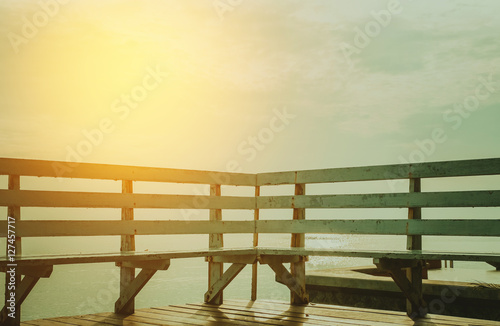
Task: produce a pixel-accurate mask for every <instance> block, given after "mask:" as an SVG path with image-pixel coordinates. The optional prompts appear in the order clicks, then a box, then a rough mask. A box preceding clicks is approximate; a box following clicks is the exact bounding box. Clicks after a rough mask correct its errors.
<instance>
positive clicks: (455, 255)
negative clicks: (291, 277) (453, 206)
mask: <svg viewBox="0 0 500 326" xmlns="http://www.w3.org/2000/svg"><path fill="white" fill-rule="evenodd" d="M258 253H259V254H260V255H297V256H324V257H327V256H332V257H360V258H387V259H418V260H431V259H435V260H457V261H485V262H486V261H495V262H500V254H499V253H471V252H439V251H432V250H368V249H324V248H306V249H302V248H262V247H261V248H259V249H258Z"/></svg>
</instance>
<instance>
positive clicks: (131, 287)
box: [115, 269, 157, 315]
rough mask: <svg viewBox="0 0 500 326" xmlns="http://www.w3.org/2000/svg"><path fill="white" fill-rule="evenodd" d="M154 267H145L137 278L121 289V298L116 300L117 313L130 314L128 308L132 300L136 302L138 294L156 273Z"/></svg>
mask: <svg viewBox="0 0 500 326" xmlns="http://www.w3.org/2000/svg"><path fill="white" fill-rule="evenodd" d="M156 272H157V271H156V270H154V269H143V270H141V272H140V273H139V275H137V277H136V278H134V279H133V280H132V282H130V283H129V284H128V286H127V287H125V288H124V289H122V290H121V293H120V298H119V299H118V300H117V301H116V302H115V313H117V314H124V315H129V314H130V311H129V310H128V309H127V308H128V307H129V304H130V303H131V302H134V299H135V297H136V295H137V294H138V293H139V292H140V291H141V290H142V288H143V287H144V286H145V285H146V283H147V282H148V281H149V280H150V279H151V278H152V277H153V275H155V273H156Z"/></svg>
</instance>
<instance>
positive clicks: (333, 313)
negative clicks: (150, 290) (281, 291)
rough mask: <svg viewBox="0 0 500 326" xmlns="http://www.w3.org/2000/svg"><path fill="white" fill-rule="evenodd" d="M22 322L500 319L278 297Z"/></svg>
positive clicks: (450, 325)
mask: <svg viewBox="0 0 500 326" xmlns="http://www.w3.org/2000/svg"><path fill="white" fill-rule="evenodd" d="M21 325H40V326H42V325H56V326H57V325H130V326H135V325H145V326H146V325H214V326H215V325H222V326H224V325H238V326H239V325H248V326H255V325H289V326H294V325H328V326H332V325H351V326H353V325H369V326H383V325H433V326H434V325H435V326H439V325H446V326H461V325H464V326H465V325H468V326H471V325H474V326H481V325H500V322H496V321H486V320H478V319H469V318H458V317H449V316H440V315H427V317H426V318H425V319H421V320H419V321H412V320H411V319H410V318H408V317H407V316H406V314H405V313H400V312H394V311H385V310H373V309H363V308H353V307H343V306H332V305H323V304H309V305H307V306H290V305H289V304H288V303H285V302H278V301H268V300H259V301H254V302H252V301H244V300H225V303H224V304H223V305H220V306H215V305H210V304H204V303H199V304H186V305H175V306H167V307H161V308H151V309H137V310H136V312H135V313H134V314H133V315H130V316H121V315H117V314H114V313H97V314H91V315H83V316H74V317H57V318H50V319H42V320H35V321H27V322H23V323H22V324H21Z"/></svg>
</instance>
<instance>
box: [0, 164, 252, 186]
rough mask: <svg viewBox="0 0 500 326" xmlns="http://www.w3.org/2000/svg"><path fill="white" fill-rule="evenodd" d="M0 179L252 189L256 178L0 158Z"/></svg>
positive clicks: (123, 166)
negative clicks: (200, 185) (133, 182)
mask: <svg viewBox="0 0 500 326" xmlns="http://www.w3.org/2000/svg"><path fill="white" fill-rule="evenodd" d="M0 175H21V176H34V177H64V178H84V179H102V180H132V181H154V182H172V183H195V184H222V185H235V186H236V185H239V186H255V184H256V175H255V174H245V173H226V172H213V171H196V170H182V169H168V168H152V167H140V166H126V165H110V164H93V163H73V162H58V161H41V160H25V159H10V158H0Z"/></svg>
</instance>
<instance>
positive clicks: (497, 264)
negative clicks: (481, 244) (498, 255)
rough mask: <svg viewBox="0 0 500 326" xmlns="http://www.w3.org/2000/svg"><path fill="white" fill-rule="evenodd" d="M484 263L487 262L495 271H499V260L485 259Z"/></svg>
mask: <svg viewBox="0 0 500 326" xmlns="http://www.w3.org/2000/svg"><path fill="white" fill-rule="evenodd" d="M486 263H488V264H490V265H491V266H493V267H495V268H496V270H497V271H500V262H494V261H487V262H486Z"/></svg>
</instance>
